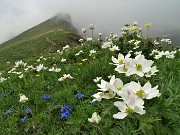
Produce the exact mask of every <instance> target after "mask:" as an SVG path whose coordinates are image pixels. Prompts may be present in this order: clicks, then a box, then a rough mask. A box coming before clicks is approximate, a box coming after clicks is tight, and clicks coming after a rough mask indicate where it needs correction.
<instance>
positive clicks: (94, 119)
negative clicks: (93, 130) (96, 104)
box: [88, 112, 101, 124]
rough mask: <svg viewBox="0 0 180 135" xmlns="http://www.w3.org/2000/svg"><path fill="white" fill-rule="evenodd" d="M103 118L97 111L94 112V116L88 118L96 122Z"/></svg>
mask: <svg viewBox="0 0 180 135" xmlns="http://www.w3.org/2000/svg"><path fill="white" fill-rule="evenodd" d="M100 120H101V117H100V116H99V115H98V114H97V112H94V113H93V114H92V117H91V118H88V121H89V122H95V123H97V124H98V123H99V121H100Z"/></svg>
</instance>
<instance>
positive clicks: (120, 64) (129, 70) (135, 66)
mask: <svg viewBox="0 0 180 135" xmlns="http://www.w3.org/2000/svg"><path fill="white" fill-rule="evenodd" d="M130 56H131V54H127V55H126V56H124V55H122V54H121V53H119V55H118V58H114V57H113V56H112V61H113V62H114V65H116V66H117V67H116V68H115V71H117V72H118V73H125V74H126V76H130V75H138V76H140V77H143V76H146V77H151V76H152V75H155V73H156V72H158V70H157V69H156V66H153V67H152V65H153V63H154V61H152V60H147V59H145V57H144V55H141V54H139V55H137V56H136V57H135V58H134V59H133V58H130Z"/></svg>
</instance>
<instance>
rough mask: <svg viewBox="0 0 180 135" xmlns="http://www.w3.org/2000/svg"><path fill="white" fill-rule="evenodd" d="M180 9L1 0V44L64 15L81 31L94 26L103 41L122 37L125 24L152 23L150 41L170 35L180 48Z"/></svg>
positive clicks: (79, 0)
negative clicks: (44, 22)
mask: <svg viewBox="0 0 180 135" xmlns="http://www.w3.org/2000/svg"><path fill="white" fill-rule="evenodd" d="M179 5H180V1H179V0H171V1H164V0H151V1H147V0H136V1H134V0H76V1H75V0H14V1H13V0H0V35H1V36H0V43H2V42H4V41H7V40H9V39H10V38H13V37H14V36H16V35H18V34H20V33H22V32H23V31H25V30H27V29H29V28H31V27H33V26H35V25H37V24H39V23H41V22H43V21H45V20H47V19H49V18H51V17H53V16H54V15H56V14H57V13H59V12H64V13H68V14H70V15H71V19H72V22H73V24H74V26H75V27H77V29H78V30H79V31H81V28H83V27H86V28H88V26H89V24H90V23H93V24H95V25H96V28H95V34H96V35H97V33H99V32H102V33H103V35H104V36H103V37H104V38H105V36H106V35H108V34H109V33H110V32H111V31H113V32H114V33H117V34H118V35H119V34H120V29H121V27H123V25H124V24H125V23H126V22H128V23H131V24H133V22H134V21H137V22H138V23H139V25H140V27H143V24H145V23H146V22H151V23H152V27H151V28H150V36H151V37H156V36H159V37H161V36H163V35H167V34H170V37H173V38H174V39H175V40H177V41H176V42H177V44H180V41H179V40H180V25H179V22H180V14H179ZM178 39H179V40H178Z"/></svg>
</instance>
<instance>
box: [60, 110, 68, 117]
mask: <svg viewBox="0 0 180 135" xmlns="http://www.w3.org/2000/svg"><path fill="white" fill-rule="evenodd" d="M68 117H69V111H66V112H64V113H61V118H63V119H68Z"/></svg>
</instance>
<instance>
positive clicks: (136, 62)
mask: <svg viewBox="0 0 180 135" xmlns="http://www.w3.org/2000/svg"><path fill="white" fill-rule="evenodd" d="M153 63H154V61H152V60H147V59H145V57H144V55H141V54H140V55H137V56H136V57H135V59H133V60H132V61H131V65H132V66H131V67H130V69H129V72H128V73H129V74H130V75H132V74H137V75H139V76H141V77H143V76H144V73H147V72H148V71H149V70H150V69H151V66H152V64H153Z"/></svg>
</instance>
